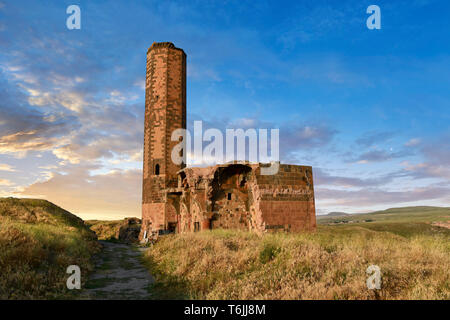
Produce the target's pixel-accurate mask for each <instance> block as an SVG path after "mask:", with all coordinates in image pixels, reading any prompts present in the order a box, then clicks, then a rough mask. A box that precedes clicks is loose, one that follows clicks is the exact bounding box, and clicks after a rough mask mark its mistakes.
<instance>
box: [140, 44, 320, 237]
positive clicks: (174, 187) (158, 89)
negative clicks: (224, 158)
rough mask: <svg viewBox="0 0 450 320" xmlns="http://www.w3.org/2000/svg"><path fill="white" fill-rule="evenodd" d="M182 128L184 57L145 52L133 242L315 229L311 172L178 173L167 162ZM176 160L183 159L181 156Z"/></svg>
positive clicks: (167, 47)
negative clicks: (229, 231)
mask: <svg viewBox="0 0 450 320" xmlns="http://www.w3.org/2000/svg"><path fill="white" fill-rule="evenodd" d="M179 128H183V129H185V128H186V54H185V53H184V51H183V50H182V49H179V48H176V47H175V46H174V45H173V44H172V43H169V42H162V43H153V44H152V46H151V47H150V48H149V49H148V51H147V75H146V90H145V134H144V170H143V193H142V231H141V238H146V237H147V236H149V235H150V234H151V233H158V232H159V233H161V232H189V231H200V230H207V229H214V228H233V229H242V230H254V231H258V232H264V231H270V230H285V231H301V230H314V229H315V227H316V216H315V205H314V188H313V176H312V168H311V167H309V166H298V165H284V164H280V165H279V170H278V173H276V174H274V175H262V174H261V168H262V167H264V166H268V165H266V164H260V163H248V162H233V163H227V164H223V165H216V166H211V167H206V168H194V167H192V168H186V167H185V165H184V163H186V161H184V163H182V164H181V165H176V164H174V163H173V162H172V160H171V153H172V149H173V147H174V146H175V145H177V144H178V143H179V142H178V141H171V134H172V132H173V131H174V130H176V129H179ZM183 156H184V157H185V156H186V155H183Z"/></svg>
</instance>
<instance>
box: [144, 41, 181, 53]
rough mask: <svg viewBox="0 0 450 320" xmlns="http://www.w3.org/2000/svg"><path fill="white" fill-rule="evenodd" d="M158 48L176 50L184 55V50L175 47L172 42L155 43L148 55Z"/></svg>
mask: <svg viewBox="0 0 450 320" xmlns="http://www.w3.org/2000/svg"><path fill="white" fill-rule="evenodd" d="M156 48H169V49H175V50H180V51H182V52H183V53H184V51H183V49H180V48H177V47H175V45H174V44H173V43H172V42H153V43H152V45H151V46H150V48H148V50H147V53H148V52H149V51H150V50H152V49H156Z"/></svg>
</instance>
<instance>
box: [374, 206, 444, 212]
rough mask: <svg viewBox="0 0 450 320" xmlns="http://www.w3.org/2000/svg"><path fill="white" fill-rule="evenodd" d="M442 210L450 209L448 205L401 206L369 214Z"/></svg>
mask: <svg viewBox="0 0 450 320" xmlns="http://www.w3.org/2000/svg"><path fill="white" fill-rule="evenodd" d="M442 210H450V208H448V207H432V206H417V207H399V208H389V209H386V210H380V211H374V212H368V213H367V214H414V213H433V212H437V211H442Z"/></svg>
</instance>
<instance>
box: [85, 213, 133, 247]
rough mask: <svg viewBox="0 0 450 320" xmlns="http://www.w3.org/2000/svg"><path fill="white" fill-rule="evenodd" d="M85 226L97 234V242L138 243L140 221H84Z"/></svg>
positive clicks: (129, 219) (127, 219)
mask: <svg viewBox="0 0 450 320" xmlns="http://www.w3.org/2000/svg"><path fill="white" fill-rule="evenodd" d="M85 223H86V225H87V226H88V227H89V228H90V229H91V230H92V231H94V232H95V233H96V234H97V237H98V239H99V240H108V241H121V242H127V243H136V242H138V237H139V232H140V230H141V220H140V219H138V218H125V219H123V220H110V221H105V220H86V221H85Z"/></svg>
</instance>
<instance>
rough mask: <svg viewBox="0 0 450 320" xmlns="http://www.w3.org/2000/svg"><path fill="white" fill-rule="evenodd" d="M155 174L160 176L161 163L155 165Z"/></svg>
mask: <svg viewBox="0 0 450 320" xmlns="http://www.w3.org/2000/svg"><path fill="white" fill-rule="evenodd" d="M155 174H156V175H157V176H159V164H157V165H156V166H155Z"/></svg>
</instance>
